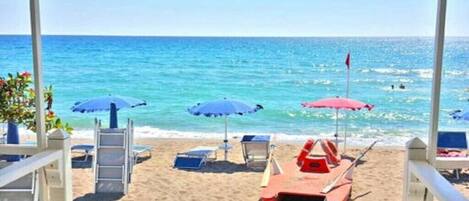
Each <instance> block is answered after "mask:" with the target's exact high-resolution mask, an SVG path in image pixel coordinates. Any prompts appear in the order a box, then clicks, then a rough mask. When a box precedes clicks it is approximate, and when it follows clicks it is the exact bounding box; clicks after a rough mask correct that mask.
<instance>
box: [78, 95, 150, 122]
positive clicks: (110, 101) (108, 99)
mask: <svg viewBox="0 0 469 201" xmlns="http://www.w3.org/2000/svg"><path fill="white" fill-rule="evenodd" d="M146 104H147V103H146V102H145V101H143V100H139V99H136V98H132V97H125V96H111V95H109V96H102V97H96V98H93V99H88V100H85V101H81V102H76V103H75V104H74V106H73V107H72V111H73V112H81V113H85V112H97V111H110V117H109V128H117V111H118V110H120V109H122V108H127V107H130V108H133V107H137V106H141V105H146Z"/></svg>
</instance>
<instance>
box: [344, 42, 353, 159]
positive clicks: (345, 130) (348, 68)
mask: <svg viewBox="0 0 469 201" xmlns="http://www.w3.org/2000/svg"><path fill="white" fill-rule="evenodd" d="M350 60H351V59H350V51H349V52H348V53H347V59H346V61H345V64H346V65H347V86H346V87H347V88H346V92H345V97H346V98H349V93H350V67H351V66H352V62H351V61H350ZM347 125H348V111H345V125H344V152H343V153H344V154H345V153H346V151H347Z"/></svg>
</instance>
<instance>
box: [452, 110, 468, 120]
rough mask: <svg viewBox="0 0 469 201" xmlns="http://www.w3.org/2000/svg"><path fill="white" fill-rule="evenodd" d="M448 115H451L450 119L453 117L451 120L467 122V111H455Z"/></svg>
mask: <svg viewBox="0 0 469 201" xmlns="http://www.w3.org/2000/svg"><path fill="white" fill-rule="evenodd" d="M450 115H451V117H453V119H456V120H466V121H469V109H465V110H456V111H454V112H452V113H451V114H450Z"/></svg>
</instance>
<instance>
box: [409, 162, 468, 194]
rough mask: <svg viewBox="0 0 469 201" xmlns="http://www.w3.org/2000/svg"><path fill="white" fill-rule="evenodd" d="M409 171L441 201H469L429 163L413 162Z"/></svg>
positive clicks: (410, 163)
mask: <svg viewBox="0 0 469 201" xmlns="http://www.w3.org/2000/svg"><path fill="white" fill-rule="evenodd" d="M409 169H410V171H411V173H412V174H413V175H415V176H416V177H417V178H418V179H419V180H420V181H421V182H422V183H423V185H425V187H426V188H427V189H428V190H429V191H430V192H431V194H433V195H434V196H435V197H436V198H437V199H438V200H439V201H468V199H466V198H465V197H464V195H463V194H462V193H460V192H459V191H457V190H456V188H454V186H453V185H451V184H450V183H449V182H448V180H446V179H445V178H444V177H443V176H441V174H440V173H439V172H438V171H437V170H436V169H435V168H434V167H433V166H431V165H430V164H429V163H427V162H425V161H412V160H411V161H409Z"/></svg>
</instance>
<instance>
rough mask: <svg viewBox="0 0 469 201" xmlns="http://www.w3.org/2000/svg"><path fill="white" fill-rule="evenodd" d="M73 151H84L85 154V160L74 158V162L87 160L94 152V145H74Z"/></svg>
mask: <svg viewBox="0 0 469 201" xmlns="http://www.w3.org/2000/svg"><path fill="white" fill-rule="evenodd" d="M71 151H72V153H83V155H84V156H85V158H84V159H83V160H81V161H79V160H73V161H74V162H86V161H88V157H89V156H90V155H91V154H92V153H93V151H94V146H93V145H92V144H77V145H73V146H72V148H71Z"/></svg>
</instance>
